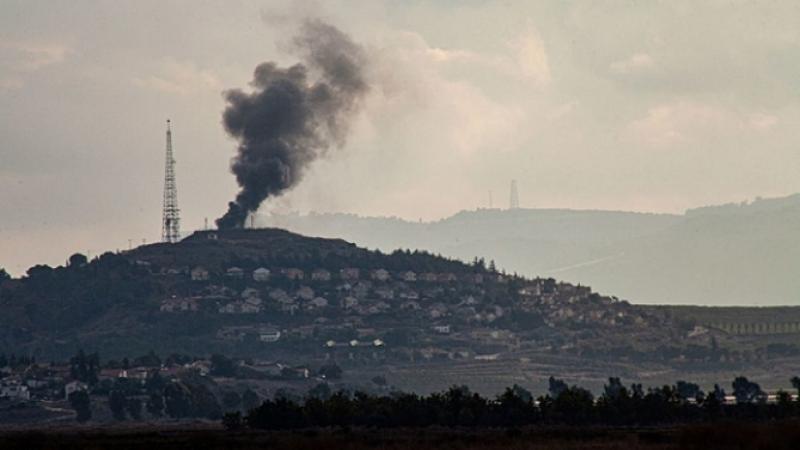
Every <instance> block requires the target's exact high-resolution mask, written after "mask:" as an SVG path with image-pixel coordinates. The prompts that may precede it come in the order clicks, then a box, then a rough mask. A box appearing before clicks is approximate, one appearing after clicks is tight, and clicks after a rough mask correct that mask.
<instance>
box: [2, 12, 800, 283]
mask: <svg viewBox="0 0 800 450" xmlns="http://www.w3.org/2000/svg"><path fill="white" fill-rule="evenodd" d="M307 17H316V18H321V19H322V20H325V21H327V22H329V23H331V24H333V25H335V26H337V27H338V28H340V29H341V30H343V31H344V32H346V33H347V34H349V35H350V36H351V37H352V38H353V39H354V40H355V41H356V42H358V43H360V44H361V45H363V46H364V47H365V48H366V49H367V53H368V54H369V60H370V61H371V63H370V67H369V68H368V70H369V73H370V77H371V84H372V89H371V91H370V94H369V96H368V98H367V99H366V102H365V105H364V108H363V109H362V111H361V112H360V114H359V115H358V117H357V118H356V122H355V124H354V125H353V127H352V130H351V133H350V136H349V138H348V141H347V145H346V146H345V147H344V148H342V149H340V150H337V151H333V152H331V153H330V154H329V155H328V156H327V158H326V159H325V160H323V161H318V162H317V163H316V164H314V165H313V167H312V168H311V170H310V171H309V172H308V173H307V176H306V177H305V179H304V180H303V182H302V183H301V185H300V186H298V188H296V189H295V190H294V191H292V192H290V193H289V194H287V195H286V196H284V197H282V198H280V199H277V201H274V202H271V203H270V204H268V205H264V206H263V207H262V211H270V210H276V211H290V210H297V211H302V212H306V211H310V210H315V211H343V212H353V213H358V214H364V215H395V216H401V217H405V218H408V219H413V220H417V219H419V218H422V219H424V220H427V219H437V218H440V217H443V216H447V215H450V214H452V213H454V212H456V211H458V210H461V209H473V208H475V207H478V206H486V205H487V203H488V192H489V191H490V190H491V191H493V193H494V201H495V206H504V205H506V204H507V202H508V188H509V183H510V180H511V179H517V180H518V185H519V192H520V195H519V196H520V203H521V206H523V207H565V208H591V209H623V210H639V211H660V212H682V211H683V210H684V209H686V208H689V207H694V206H699V205H705V204H712V203H722V202H730V201H741V200H744V199H747V198H753V197H755V196H779V195H785V194H789V193H794V192H798V191H800V176H798V172H799V171H800V145H798V144H800V142H799V140H798V137H800V126H798V124H800V122H799V120H800V27H799V26H798V23H800V2H796V1H785V2H779V1H773V2H739V1H724V2H723V1H706V2H698V1H696V0H693V1H687V2H681V1H665V2H656V1H648V2H633V1H625V2H594V1H593V2H575V3H570V2H564V1H553V2H529V1H521V2H513V1H503V2H470V1H440V2H414V1H406V2H396V1H385V2H381V1H375V0H370V1H363V2H358V1H324V2H319V3H312V2H306V3H298V2H289V1H287V2H272V1H261V2H254V1H224V2H223V1H219V2H199V1H144V0H137V1H129V2H123V1H94V2H87V1H77V0H70V1H31V0H24V1H9V0H0V267H6V268H7V269H8V270H10V271H11V272H12V273H15V274H19V273H21V272H24V270H25V269H26V268H27V267H29V266H30V265H32V264H34V263H37V262H42V263H49V264H60V263H62V262H63V260H64V259H65V258H66V257H67V256H68V255H69V254H70V253H72V252H75V251H80V252H83V253H86V252H89V253H90V255H92V256H94V255H96V254H98V253H99V252H101V251H104V250H114V249H117V248H119V249H123V248H126V247H127V246H128V239H134V242H136V243H138V242H141V240H142V239H143V238H145V239H147V240H148V241H150V242H152V241H153V240H156V239H158V238H159V235H160V231H161V228H160V227H161V225H160V220H161V216H160V214H161V209H160V208H161V195H162V187H163V151H164V125H165V120H166V119H167V118H171V119H172V120H173V124H174V145H175V152H176V159H177V177H178V189H179V192H178V195H179V203H180V207H181V210H182V219H183V229H184V230H191V229H196V228H201V227H202V226H203V219H204V218H205V217H208V218H209V221H210V222H213V219H215V218H216V217H218V216H219V215H221V214H222V213H223V212H224V210H225V207H226V204H227V202H228V201H229V200H231V199H232V198H233V196H234V195H235V192H236V190H237V187H236V184H235V180H234V178H233V176H232V175H231V174H230V172H229V160H230V158H231V157H232V156H233V154H234V148H235V142H234V141H232V140H231V139H230V138H228V137H227V136H226V134H225V133H224V130H223V129H222V126H221V122H220V119H221V112H222V110H223V108H224V102H223V98H222V95H221V93H222V92H223V91H224V90H226V89H230V88H246V87H247V83H248V82H249V81H250V79H251V78H252V71H253V68H254V67H255V66H256V65H257V64H258V63H260V62H263V61H268V60H274V61H277V62H279V63H280V64H292V63H294V62H295V59H294V57H293V56H292V55H291V54H289V53H287V52H286V51H285V50H286V49H287V42H288V41H289V39H290V38H291V36H292V35H293V32H294V30H295V29H296V27H297V25H298V23H299V22H300V21H301V20H302V19H303V18H307Z"/></svg>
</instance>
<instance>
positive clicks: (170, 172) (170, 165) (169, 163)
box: [161, 119, 181, 243]
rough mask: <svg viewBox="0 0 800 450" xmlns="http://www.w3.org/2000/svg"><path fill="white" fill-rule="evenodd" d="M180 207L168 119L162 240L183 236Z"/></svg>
mask: <svg viewBox="0 0 800 450" xmlns="http://www.w3.org/2000/svg"><path fill="white" fill-rule="evenodd" d="M179 212H180V210H179V209H178V187H177V186H176V185H175V158H174V157H173V155H172V129H171V128H170V121H169V119H167V157H166V163H165V169H164V211H163V214H162V218H163V221H162V226H161V240H162V241H163V242H170V243H175V242H178V239H180V237H181V218H180V215H179Z"/></svg>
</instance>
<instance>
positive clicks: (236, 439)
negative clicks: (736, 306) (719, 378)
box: [0, 421, 800, 450]
mask: <svg viewBox="0 0 800 450" xmlns="http://www.w3.org/2000/svg"><path fill="white" fill-rule="evenodd" d="M799 440H800V423H798V422H796V421H792V422H772V423H763V424H755V423H734V422H730V423H718V424H710V425H686V426H681V427H671V428H650V429H613V428H531V429H507V430H483V431H476V430H470V429H441V428H424V429H395V430H375V429H353V430H351V429H310V430H303V431H297V432H251V431H242V432H227V431H224V430H220V429H214V428H212V426H211V425H208V426H205V427H204V426H202V425H194V428H192V426H190V427H189V428H110V429H98V428H76V429H64V430H38V431H4V432H3V431H0V448H2V449H4V450H5V449H26V450H38V449H53V448H58V449H76V450H77V449H81V450H93V449H106V448H114V449H119V450H128V449H130V450H134V449H147V450H158V449H162V448H170V449H212V448H224V449H242V450H246V449H256V448H271V449H308V450H312V449H313V450H324V449H348V450H360V449H372V448H383V449H404V448H414V449H416V450H425V449H434V448H435V449H520V450H522V449H553V450H556V449H596V450H611V449H633V450H636V449H647V450H650V449H653V450H655V449H659V450H668V449H678V448H682V449H683V448H686V449H700V448H702V449H704V450H716V449H720V450H721V449H732V448H738V449H749V448H769V449H778V450H780V449H793V448H796V447H795V445H796V443H797V442H798V441H799Z"/></svg>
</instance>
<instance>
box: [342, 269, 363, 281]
mask: <svg viewBox="0 0 800 450" xmlns="http://www.w3.org/2000/svg"><path fill="white" fill-rule="evenodd" d="M359 276H360V271H359V270H358V269H356V268H355V267H348V268H346V269H342V270H340V271H339V278H341V279H342V280H348V281H353V280H358V278H359Z"/></svg>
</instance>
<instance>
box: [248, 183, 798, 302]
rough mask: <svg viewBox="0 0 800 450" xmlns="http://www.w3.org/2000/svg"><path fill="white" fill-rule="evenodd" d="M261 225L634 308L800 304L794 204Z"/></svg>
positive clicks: (276, 219)
mask: <svg viewBox="0 0 800 450" xmlns="http://www.w3.org/2000/svg"><path fill="white" fill-rule="evenodd" d="M263 221H264V222H266V223H268V224H269V225H271V226H279V227H282V228H286V229H289V230H292V231H296V232H299V233H303V234H306V235H314V236H325V237H339V238H343V239H346V240H348V241H351V242H355V243H357V244H358V245H362V246H366V247H370V248H378V249H381V250H383V251H389V250H392V249H395V248H410V249H424V250H428V251H432V252H436V253H441V254H443V255H445V256H450V257H455V258H460V259H464V260H471V259H472V258H473V257H475V256H481V257H485V258H487V259H494V260H495V261H496V262H497V264H498V266H499V267H503V268H505V269H506V270H509V271H512V272H513V271H516V272H519V273H521V274H524V275H526V276H545V277H550V276H552V277H556V278H559V279H565V280H569V281H570V282H573V283H582V284H588V285H591V286H593V287H594V288H595V289H596V290H598V291H599V292H606V293H613V294H614V295H618V296H620V297H621V298H626V299H629V300H630V301H633V302H637V303H670V304H703V305H797V304H800V278H798V277H797V276H796V270H795V269H796V268H797V267H800V194H795V195H791V196H787V197H782V198H772V199H760V198H758V199H756V200H754V201H752V202H743V203H731V204H726V205H718V206H708V207H701V208H695V209H690V210H688V211H687V212H686V213H685V214H682V215H678V214H648V213H635V212H622V211H593V210H564V209H516V210H500V209H479V210H475V211H462V212H459V213H457V214H455V215H453V216H451V217H448V218H446V219H442V220H440V221H436V222H430V223H417V222H409V221H404V220H401V219H397V218H375V217H358V216H355V215H348V214H310V215H273V216H269V217H265V218H263Z"/></svg>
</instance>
